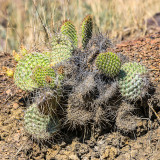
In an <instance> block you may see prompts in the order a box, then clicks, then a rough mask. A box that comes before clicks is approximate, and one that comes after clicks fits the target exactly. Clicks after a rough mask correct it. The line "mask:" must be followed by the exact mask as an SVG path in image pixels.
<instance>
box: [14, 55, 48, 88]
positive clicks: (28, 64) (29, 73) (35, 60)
mask: <svg viewBox="0 0 160 160" xmlns="http://www.w3.org/2000/svg"><path fill="white" fill-rule="evenodd" d="M49 65H50V59H49V58H48V57H47V56H45V55H44V54H41V53H32V54H27V55H26V56H25V57H24V58H23V59H22V60H20V61H19V62H18V64H17V66H16V70H15V73H14V81H15V84H16V85H17V86H18V87H20V88H21V89H22V90H27V91H32V90H33V89H34V88H38V84H37V83H36V82H35V81H34V80H33V71H34V69H35V68H36V67H37V66H41V67H48V66H49Z"/></svg>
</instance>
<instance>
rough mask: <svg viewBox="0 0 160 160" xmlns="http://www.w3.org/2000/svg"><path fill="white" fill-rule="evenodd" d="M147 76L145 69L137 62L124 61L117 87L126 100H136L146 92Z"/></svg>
mask: <svg viewBox="0 0 160 160" xmlns="http://www.w3.org/2000/svg"><path fill="white" fill-rule="evenodd" d="M148 87H149V78H148V74H147V69H146V68H145V67H144V66H142V65H141V64H139V63H136V62H129V63H125V64H124V65H123V66H122V68H121V71H120V73H119V88H120V92H121V94H122V96H124V97H125V98H126V99H127V100H137V99H139V98H142V97H144V96H145V94H146V93H147V90H148Z"/></svg>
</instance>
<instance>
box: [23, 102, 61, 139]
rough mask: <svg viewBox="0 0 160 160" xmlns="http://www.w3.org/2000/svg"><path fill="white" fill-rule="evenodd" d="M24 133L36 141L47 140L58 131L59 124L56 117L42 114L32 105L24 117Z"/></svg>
mask: <svg viewBox="0 0 160 160" xmlns="http://www.w3.org/2000/svg"><path fill="white" fill-rule="evenodd" d="M24 128H25V130H26V132H27V133H28V134H30V135H32V137H33V138H35V139H38V140H47V139H49V138H51V137H52V136H53V135H54V134H56V133H57V132H58V131H59V129H60V122H59V120H58V118H57V117H56V118H55V117H52V118H51V117H50V116H49V115H44V114H42V113H41V112H40V111H39V109H38V107H37V105H36V104H32V105H31V106H30V107H29V108H28V109H27V110H26V112H25V115H24Z"/></svg>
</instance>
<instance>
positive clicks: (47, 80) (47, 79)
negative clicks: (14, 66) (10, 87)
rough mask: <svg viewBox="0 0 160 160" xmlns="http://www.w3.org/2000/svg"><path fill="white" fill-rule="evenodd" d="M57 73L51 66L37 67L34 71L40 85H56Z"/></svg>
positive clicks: (34, 76) (35, 78)
mask: <svg viewBox="0 0 160 160" xmlns="http://www.w3.org/2000/svg"><path fill="white" fill-rule="evenodd" d="M55 78H56V74H55V72H54V70H53V69H52V68H51V67H42V66H41V67H40V66H38V67H37V68H35V70H34V73H33V79H34V81H35V82H36V83H37V85H38V86H39V87H50V88H53V87H54V86H55Z"/></svg>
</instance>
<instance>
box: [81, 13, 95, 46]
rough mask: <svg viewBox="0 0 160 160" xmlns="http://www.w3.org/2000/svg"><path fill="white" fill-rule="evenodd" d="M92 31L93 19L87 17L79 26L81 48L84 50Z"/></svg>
mask: <svg viewBox="0 0 160 160" xmlns="http://www.w3.org/2000/svg"><path fill="white" fill-rule="evenodd" d="M92 30H93V18H92V16H90V15H88V16H86V17H85V18H84V20H83V21H82V26H81V34H82V46H83V48H86V46H87V44H88V42H89V40H90V39H91V37H92Z"/></svg>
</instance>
